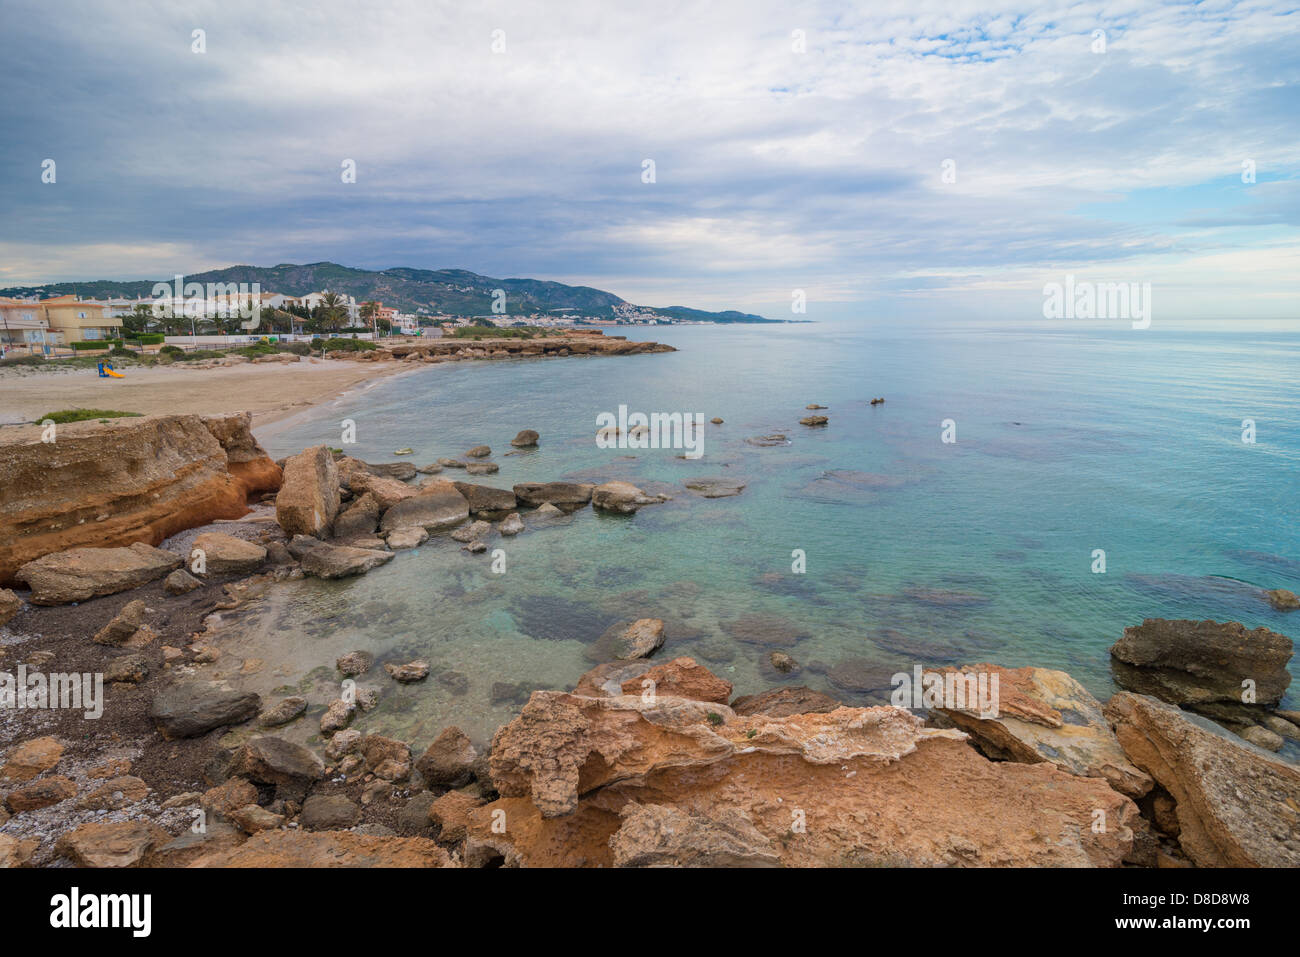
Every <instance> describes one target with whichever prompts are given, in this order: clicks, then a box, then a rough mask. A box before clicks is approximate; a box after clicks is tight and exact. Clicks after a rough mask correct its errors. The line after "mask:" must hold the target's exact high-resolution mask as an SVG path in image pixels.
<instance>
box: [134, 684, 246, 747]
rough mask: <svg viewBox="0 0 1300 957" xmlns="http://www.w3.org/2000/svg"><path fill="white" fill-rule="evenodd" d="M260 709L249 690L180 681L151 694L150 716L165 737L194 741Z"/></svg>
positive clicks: (240, 722)
mask: <svg viewBox="0 0 1300 957" xmlns="http://www.w3.org/2000/svg"><path fill="white" fill-rule="evenodd" d="M261 707H262V699H261V698H259V697H258V696H257V695H256V694H253V693H252V692H251V691H236V690H235V689H233V688H230V687H228V686H227V685H224V684H221V683H218V682H215V681H203V680H201V679H197V678H183V679H180V680H178V681H174V682H172V683H171V684H169V685H167V686H165V687H164V688H163V689H162V690H160V691H159V692H158V693H157V694H155V695H154V698H153V703H152V704H151V705H150V708H149V716H150V717H151V718H152V719H153V721H154V723H155V724H156V725H157V726H158V730H159V731H160V732H161V733H162V735H163V737H165V738H194V737H198V736H199V735H201V734H205V733H207V732H208V731H211V730H212V729H214V728H223V727H225V726H227V725H231V724H242V723H243V722H245V721H247V720H249V719H250V718H252V717H254V716H255V715H256V714H257V713H258V711H260V710H261Z"/></svg>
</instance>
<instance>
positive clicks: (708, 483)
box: [685, 478, 745, 498]
mask: <svg viewBox="0 0 1300 957" xmlns="http://www.w3.org/2000/svg"><path fill="white" fill-rule="evenodd" d="M685 485H686V487H687V488H688V489H690V490H691V491H692V492H698V493H699V494H700V495H701V496H703V497H704V498H728V497H730V496H732V495H739V494H740V493H741V492H743V491H744V490H745V483H744V482H739V481H736V480H734V479H725V478H697V479H691V480H690V481H688V482H686V483H685Z"/></svg>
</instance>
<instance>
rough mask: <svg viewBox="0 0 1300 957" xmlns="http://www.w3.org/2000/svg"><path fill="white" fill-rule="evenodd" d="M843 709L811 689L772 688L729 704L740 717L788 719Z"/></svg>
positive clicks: (838, 704)
mask: <svg viewBox="0 0 1300 957" xmlns="http://www.w3.org/2000/svg"><path fill="white" fill-rule="evenodd" d="M842 707H844V705H843V704H841V703H840V702H839V701H836V700H835V699H834V698H832V697H831V696H830V695H827V694H822V693H821V692H820V691H813V690H812V689H811V688H804V687H799V688H772V689H770V690H768V691H764V692H762V693H760V694H751V695H743V696H742V697H739V698H737V699H736V700H735V701H733V702H731V710H732V711H734V712H736V714H738V715H741V716H748V715H756V714H765V715H767V716H769V717H772V718H788V717H790V715H792V714H814V713H816V714H825V713H827V712H830V711H834V710H835V709H836V708H842Z"/></svg>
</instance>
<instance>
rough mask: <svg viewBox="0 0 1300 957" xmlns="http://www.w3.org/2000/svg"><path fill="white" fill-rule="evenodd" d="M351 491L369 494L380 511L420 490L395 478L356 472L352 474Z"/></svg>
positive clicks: (361, 494)
mask: <svg viewBox="0 0 1300 957" xmlns="http://www.w3.org/2000/svg"><path fill="white" fill-rule="evenodd" d="M351 488H352V493H353V494H354V495H356V496H358V497H359V498H360V497H363V496H366V495H369V496H371V497H372V498H373V499H374V500H375V501H376V502H377V503H378V505H379V509H380V511H387V510H388V509H390V508H392V507H393V506H395V505H397V504H398V503H400V502H404V501H406V500H407V499H408V498H411V497H412V496H413V495H418V494H420V490H419V489H417V488H413V487H412V486H410V485H407V484H406V483H405V482H399V481H398V480H397V479H391V478H384V477H383V476H380V475H371V474H370V473H369V472H356V473H353V475H352V486H351Z"/></svg>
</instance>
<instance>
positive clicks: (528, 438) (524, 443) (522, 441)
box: [510, 429, 541, 449]
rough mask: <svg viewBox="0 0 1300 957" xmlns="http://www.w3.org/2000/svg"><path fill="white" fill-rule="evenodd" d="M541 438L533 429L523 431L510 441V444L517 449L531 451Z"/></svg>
mask: <svg viewBox="0 0 1300 957" xmlns="http://www.w3.org/2000/svg"><path fill="white" fill-rule="evenodd" d="M540 438H541V436H539V435H538V434H537V433H536V432H534V431H533V430H532V429H521V430H520V431H519V434H518V435H516V436H515V437H514V438H513V439H511V440H510V444H511V445H513V446H514V447H515V448H517V449H531V448H532V447H533V446H535V445H536V444H537V441H538V439H540Z"/></svg>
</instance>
